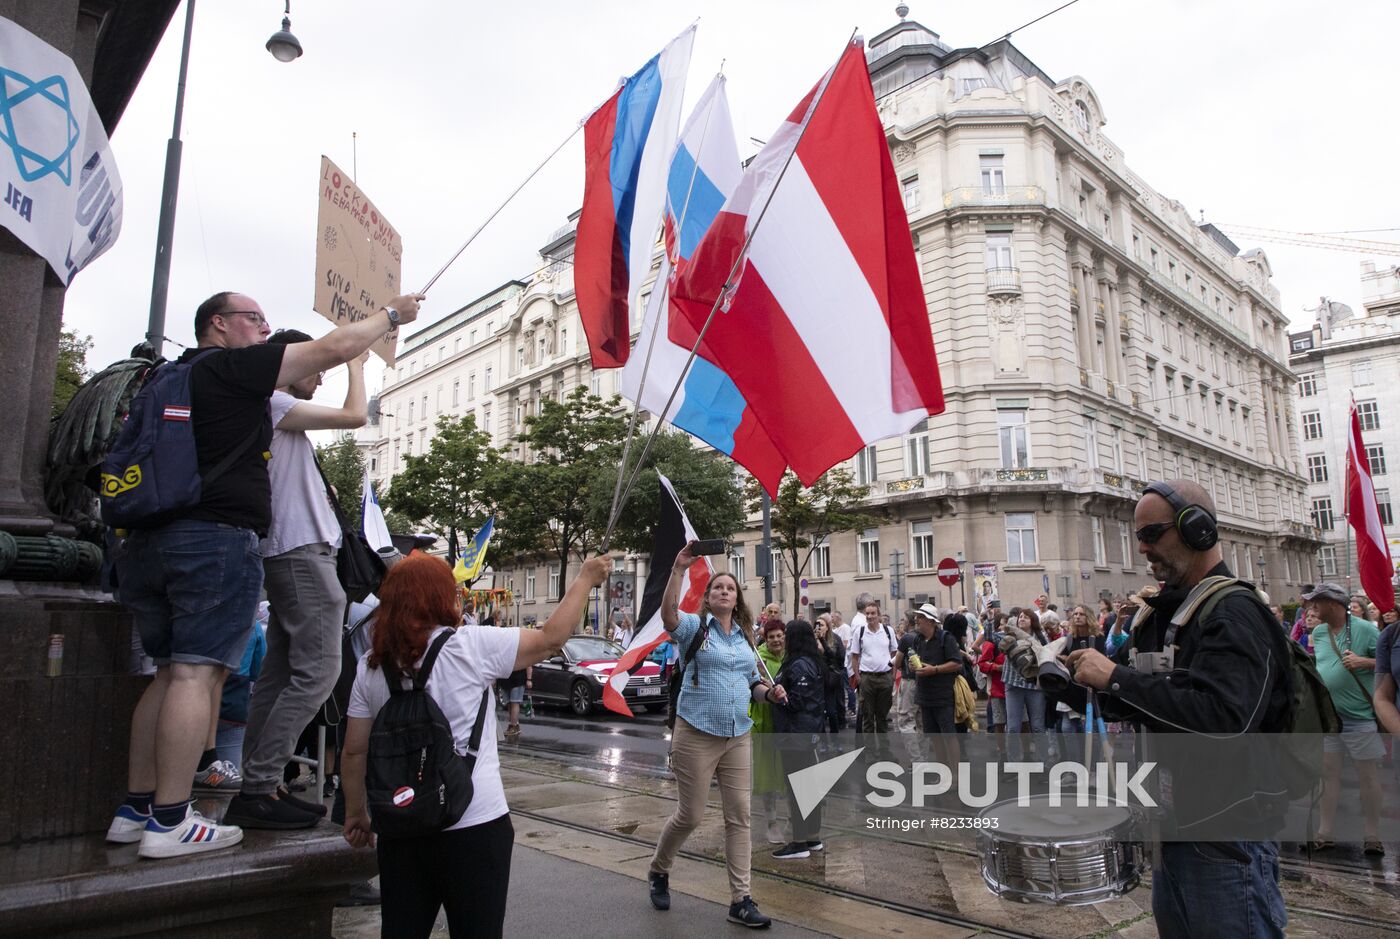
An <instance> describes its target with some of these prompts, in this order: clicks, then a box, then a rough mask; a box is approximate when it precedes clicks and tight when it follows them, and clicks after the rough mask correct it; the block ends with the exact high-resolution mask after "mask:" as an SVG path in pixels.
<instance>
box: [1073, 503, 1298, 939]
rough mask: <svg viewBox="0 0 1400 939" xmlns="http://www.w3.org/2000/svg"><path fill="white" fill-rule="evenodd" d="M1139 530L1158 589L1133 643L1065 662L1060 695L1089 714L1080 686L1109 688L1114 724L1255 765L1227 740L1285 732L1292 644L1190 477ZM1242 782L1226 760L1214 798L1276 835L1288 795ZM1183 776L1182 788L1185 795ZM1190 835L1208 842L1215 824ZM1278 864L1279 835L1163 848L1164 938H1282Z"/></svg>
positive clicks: (1242, 745)
mask: <svg viewBox="0 0 1400 939" xmlns="http://www.w3.org/2000/svg"><path fill="white" fill-rule="evenodd" d="M1134 525H1135V527H1136V529H1137V542H1138V552H1139V553H1140V554H1142V555H1143V556H1144V557H1145V558H1146V559H1147V561H1148V564H1149V565H1150V566H1151V569H1152V574H1153V576H1154V577H1156V578H1157V580H1159V581H1161V583H1162V590H1161V592H1160V593H1159V594H1158V595H1157V596H1155V597H1148V598H1144V602H1145V603H1146V605H1147V609H1146V610H1143V611H1142V612H1141V613H1139V615H1138V617H1137V618H1136V620H1135V622H1134V625H1133V634H1132V637H1131V639H1130V640H1129V641H1127V642H1125V643H1124V644H1123V645H1122V646H1121V647H1120V648H1119V649H1118V651H1117V652H1116V653H1115V655H1114V656H1113V657H1112V658H1109V657H1107V656H1105V655H1103V654H1102V653H1100V652H1098V651H1096V650H1094V649H1080V650H1077V651H1075V652H1073V653H1071V654H1070V656H1069V665H1070V668H1071V669H1072V671H1073V674H1074V681H1075V685H1071V686H1070V688H1069V689H1068V690H1067V692H1066V693H1065V694H1064V695H1062V698H1063V700H1065V701H1066V702H1067V703H1068V704H1069V705H1070V706H1071V707H1075V708H1076V709H1077V710H1079V711H1080V712H1081V713H1082V712H1083V708H1084V704H1085V698H1086V697H1087V692H1086V690H1085V689H1086V688H1091V689H1094V690H1095V691H1098V692H1101V695H1100V697H1099V698H1098V702H1099V705H1100V707H1101V712H1102V713H1103V716H1104V718H1105V719H1106V720H1121V721H1131V722H1133V723H1134V724H1136V725H1138V726H1139V727H1141V728H1143V729H1145V730H1148V731H1150V732H1153V733H1162V734H1172V733H1176V734H1180V733H1194V734H1198V735H1206V736H1203V737H1202V738H1201V739H1202V740H1205V739H1207V737H1208V738H1209V739H1210V740H1212V741H1227V742H1226V743H1224V744H1222V746H1223V747H1226V748H1228V752H1230V753H1231V754H1238V758H1239V759H1243V760H1255V759H1256V757H1253V756H1246V753H1253V752H1256V751H1257V749H1258V748H1251V747H1250V746H1249V745H1248V744H1249V741H1247V740H1240V741H1239V742H1238V745H1236V744H1235V743H1233V742H1229V741H1231V738H1233V737H1235V736H1237V735H1241V734H1246V733H1249V734H1254V733H1276V732H1283V731H1286V730H1287V729H1288V728H1289V723H1288V721H1289V716H1290V707H1291V704H1290V701H1291V697H1292V676H1291V672H1290V666H1289V658H1288V650H1287V649H1286V648H1285V647H1283V645H1282V643H1283V642H1286V641H1287V639H1286V637H1285V636H1284V634H1283V632H1282V631H1281V630H1280V629H1279V628H1278V624H1277V623H1275V622H1271V620H1270V616H1269V610H1268V607H1266V606H1265V605H1264V604H1263V602H1262V601H1261V600H1260V599H1259V598H1258V596H1257V594H1255V592H1254V591H1253V590H1251V589H1243V588H1241V587H1237V586H1235V584H1234V581H1233V575H1232V574H1231V573H1230V570H1229V568H1228V567H1226V565H1225V563H1224V561H1223V560H1222V556H1221V552H1220V548H1219V546H1218V545H1217V541H1218V540H1219V535H1218V533H1217V531H1216V520H1215V505H1214V503H1213V502H1212V500H1211V498H1210V495H1209V494H1208V493H1207V492H1206V491H1205V489H1203V488H1202V487H1201V486H1200V485H1198V484H1197V483H1194V482H1192V481H1190V480H1184V479H1178V480H1172V481H1171V482H1156V483H1152V484H1151V485H1149V486H1148V487H1147V488H1146V489H1145V490H1144V491H1143V494H1142V498H1141V499H1140V500H1139V501H1138V504H1137V509H1136V510H1135V512H1134ZM1149 612H1150V615H1148V614H1149ZM1177 739H1180V738H1177ZM1262 739H1263V738H1256V740H1262ZM1257 768H1258V767H1257V763H1256V764H1255V765H1251V769H1256V770H1257ZM1247 775H1249V774H1244V773H1239V772H1234V773H1232V772H1231V767H1229V766H1219V767H1218V768H1217V769H1216V770H1213V771H1212V774H1211V776H1212V778H1211V786H1212V791H1211V792H1210V793H1209V795H1210V796H1211V797H1212V800H1216V799H1220V800H1223V802H1224V804H1226V805H1228V806H1229V812H1230V821H1231V823H1232V824H1238V823H1240V822H1245V823H1248V824H1249V827H1250V830H1258V831H1267V832H1269V833H1271V834H1272V833H1273V832H1276V831H1277V825H1276V824H1275V822H1276V821H1281V812H1282V809H1283V807H1285V806H1286V804H1287V803H1286V799H1284V800H1282V802H1280V799H1279V797H1278V794H1272V793H1263V794H1261V793H1260V792H1259V791H1258V790H1257V789H1251V790H1250V791H1248V792H1240V793H1236V792H1231V791H1229V790H1230V787H1231V786H1232V784H1235V781H1236V780H1237V779H1239V778H1241V777H1244V776H1247ZM1252 778H1255V779H1257V778H1259V777H1258V776H1257V775H1256V776H1254V777H1252ZM1181 782H1182V784H1183V785H1181V786H1178V789H1179V790H1183V789H1184V788H1185V780H1182V781H1181ZM1241 785H1243V784H1241ZM1251 785H1252V784H1251ZM1215 787H1218V789H1217V788H1215ZM1198 794H1199V793H1198ZM1178 795H1179V796H1184V795H1185V793H1184V792H1178ZM1237 795H1238V796H1241V797H1240V798H1236V796H1237ZM1180 801H1182V803H1183V804H1184V803H1185V799H1181V800H1180ZM1178 825H1179V834H1180V835H1181V836H1182V837H1190V836H1191V835H1192V828H1191V823H1190V821H1189V819H1188V820H1178ZM1216 830H1217V831H1218V830H1219V829H1218V828H1217V829H1216ZM1196 832H1199V833H1200V834H1201V835H1202V836H1203V837H1209V828H1197V829H1196ZM1277 862H1278V842H1277V841H1266V840H1259V841H1217V840H1209V841H1207V840H1202V841H1175V842H1168V843H1164V844H1163V845H1162V846H1161V853H1160V857H1159V860H1158V864H1157V867H1156V869H1155V871H1154V873H1153V878H1152V912H1153V915H1154V917H1155V919H1156V924H1157V929H1158V932H1159V934H1160V935H1162V936H1169V937H1178V936H1180V937H1191V939H1203V937H1212V936H1219V937H1235V936H1246V935H1247V936H1280V937H1281V936H1282V935H1283V927H1284V924H1285V923H1286V922H1287V914H1286V913H1285V912H1284V906H1283V894H1282V892H1281V891H1280V889H1279V884H1278V863H1277Z"/></svg>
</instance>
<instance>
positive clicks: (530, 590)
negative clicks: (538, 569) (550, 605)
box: [525, 567, 535, 600]
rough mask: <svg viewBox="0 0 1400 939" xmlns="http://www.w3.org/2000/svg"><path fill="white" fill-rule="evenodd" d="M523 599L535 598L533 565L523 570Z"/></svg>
mask: <svg viewBox="0 0 1400 939" xmlns="http://www.w3.org/2000/svg"><path fill="white" fill-rule="evenodd" d="M525 599H526V600H533V599H535V569H534V568H533V567H532V568H530V569H529V570H527V571H526V572H525Z"/></svg>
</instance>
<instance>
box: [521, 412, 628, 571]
mask: <svg viewBox="0 0 1400 939" xmlns="http://www.w3.org/2000/svg"><path fill="white" fill-rule="evenodd" d="M620 408H621V399H620V398H618V397H617V396H616V395H614V396H613V397H612V398H611V399H610V400H607V401H604V400H603V399H602V398H600V397H598V396H597V395H595V394H590V393H589V391H588V389H587V388H586V387H584V386H581V385H580V386H579V387H577V388H575V389H574V390H573V391H572V392H571V393H570V394H569V396H568V397H567V398H565V399H564V400H563V401H552V400H550V399H548V398H542V399H541V400H540V412H539V414H535V415H531V416H529V417H527V418H526V419H525V428H524V430H523V431H522V432H521V433H520V434H519V435H517V437H516V442H517V443H519V444H521V445H523V446H524V448H525V454H524V456H525V459H524V461H523V462H514V461H504V462H503V465H502V467H501V471H500V472H499V473H498V474H496V477H495V479H494V485H493V491H494V493H495V494H496V497H497V504H498V506H499V513H498V518H497V522H496V524H497V528H498V530H499V531H500V538H501V549H502V553H503V554H506V555H527V556H528V555H536V556H538V555H544V556H547V557H549V558H551V559H554V560H557V561H558V562H559V570H560V576H561V577H563V576H564V574H563V572H564V571H565V570H567V569H568V564H569V559H570V558H571V557H572V558H578V559H580V560H582V559H583V558H585V557H587V556H588V555H589V553H591V552H592V551H594V550H596V549H597V547H598V545H599V544H600V542H601V541H602V537H603V531H604V528H605V527H606V523H607V518H606V512H604V513H601V514H602V522H603V524H602V525H600V524H599V514H600V513H598V512H597V511H596V510H595V508H594V506H595V504H596V503H597V501H598V500H599V499H602V498H606V499H608V500H609V501H610V500H611V499H612V485H611V483H610V482H609V480H615V479H616V476H615V475H614V474H616V472H617V463H618V461H619V459H620V458H621V454H622V451H621V445H622V440H623V437H624V436H625V435H626V433H627V424H626V421H625V420H624V418H623V417H621V416H620V413H619V412H620ZM604 491H606V496H604V495H602V493H603V492H604ZM559 586H560V585H558V584H551V585H550V589H551V591H557V590H558V589H559Z"/></svg>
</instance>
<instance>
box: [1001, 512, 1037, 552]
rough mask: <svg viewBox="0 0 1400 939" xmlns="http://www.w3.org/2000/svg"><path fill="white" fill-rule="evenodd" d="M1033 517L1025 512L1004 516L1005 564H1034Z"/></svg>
mask: <svg viewBox="0 0 1400 939" xmlns="http://www.w3.org/2000/svg"><path fill="white" fill-rule="evenodd" d="M1036 558H1037V554H1036V550H1035V515H1033V514H1032V513H1029V512H1026V513H1021V514H1014V515H1008V516H1006V563H1007V564H1034V563H1036Z"/></svg>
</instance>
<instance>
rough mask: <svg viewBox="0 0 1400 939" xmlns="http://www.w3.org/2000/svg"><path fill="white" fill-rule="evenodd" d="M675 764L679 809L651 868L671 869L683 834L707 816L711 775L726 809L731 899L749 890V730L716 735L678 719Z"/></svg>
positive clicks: (687, 834)
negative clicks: (734, 735)
mask: <svg viewBox="0 0 1400 939" xmlns="http://www.w3.org/2000/svg"><path fill="white" fill-rule="evenodd" d="M671 766H672V769H673V770H674V772H675V774H676V791H677V794H678V795H679V800H678V802H677V804H676V811H675V814H673V815H672V816H671V817H670V818H668V819H667V820H666V824H665V826H664V827H662V829H661V840H660V841H658V842H657V844H656V853H655V854H653V855H652V858H651V870H653V871H655V872H656V873H660V874H669V873H670V872H671V865H672V864H673V863H675V860H676V854H677V853H678V852H679V851H680V849H681V845H682V844H684V843H685V839H686V838H688V837H690V833H691V832H693V831H694V830H695V829H696V827H698V826H699V824H700V820H701V819H702V818H704V816H705V800H706V799H707V798H708V797H709V794H710V780H711V779H718V780H719V797H720V804H721V805H722V806H723V808H724V859H725V863H726V864H727V866H728V867H729V894H730V902H731V903H738V902H739V901H740V900H742V899H743V898H744V897H746V896H748V895H749V872H750V869H751V867H752V864H753V841H752V840H751V835H750V819H749V795H750V793H751V792H752V789H753V768H752V767H753V749H752V747H751V746H750V742H749V735H748V734H743V735H742V736H739V737H716V736H713V735H712V734H707V733H705V732H704V731H699V730H696V729H695V728H694V727H691V726H690V725H689V724H687V723H686V722H685V719H684V718H680V717H678V718H676V729H675V731H674V733H673V734H672V737H671Z"/></svg>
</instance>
